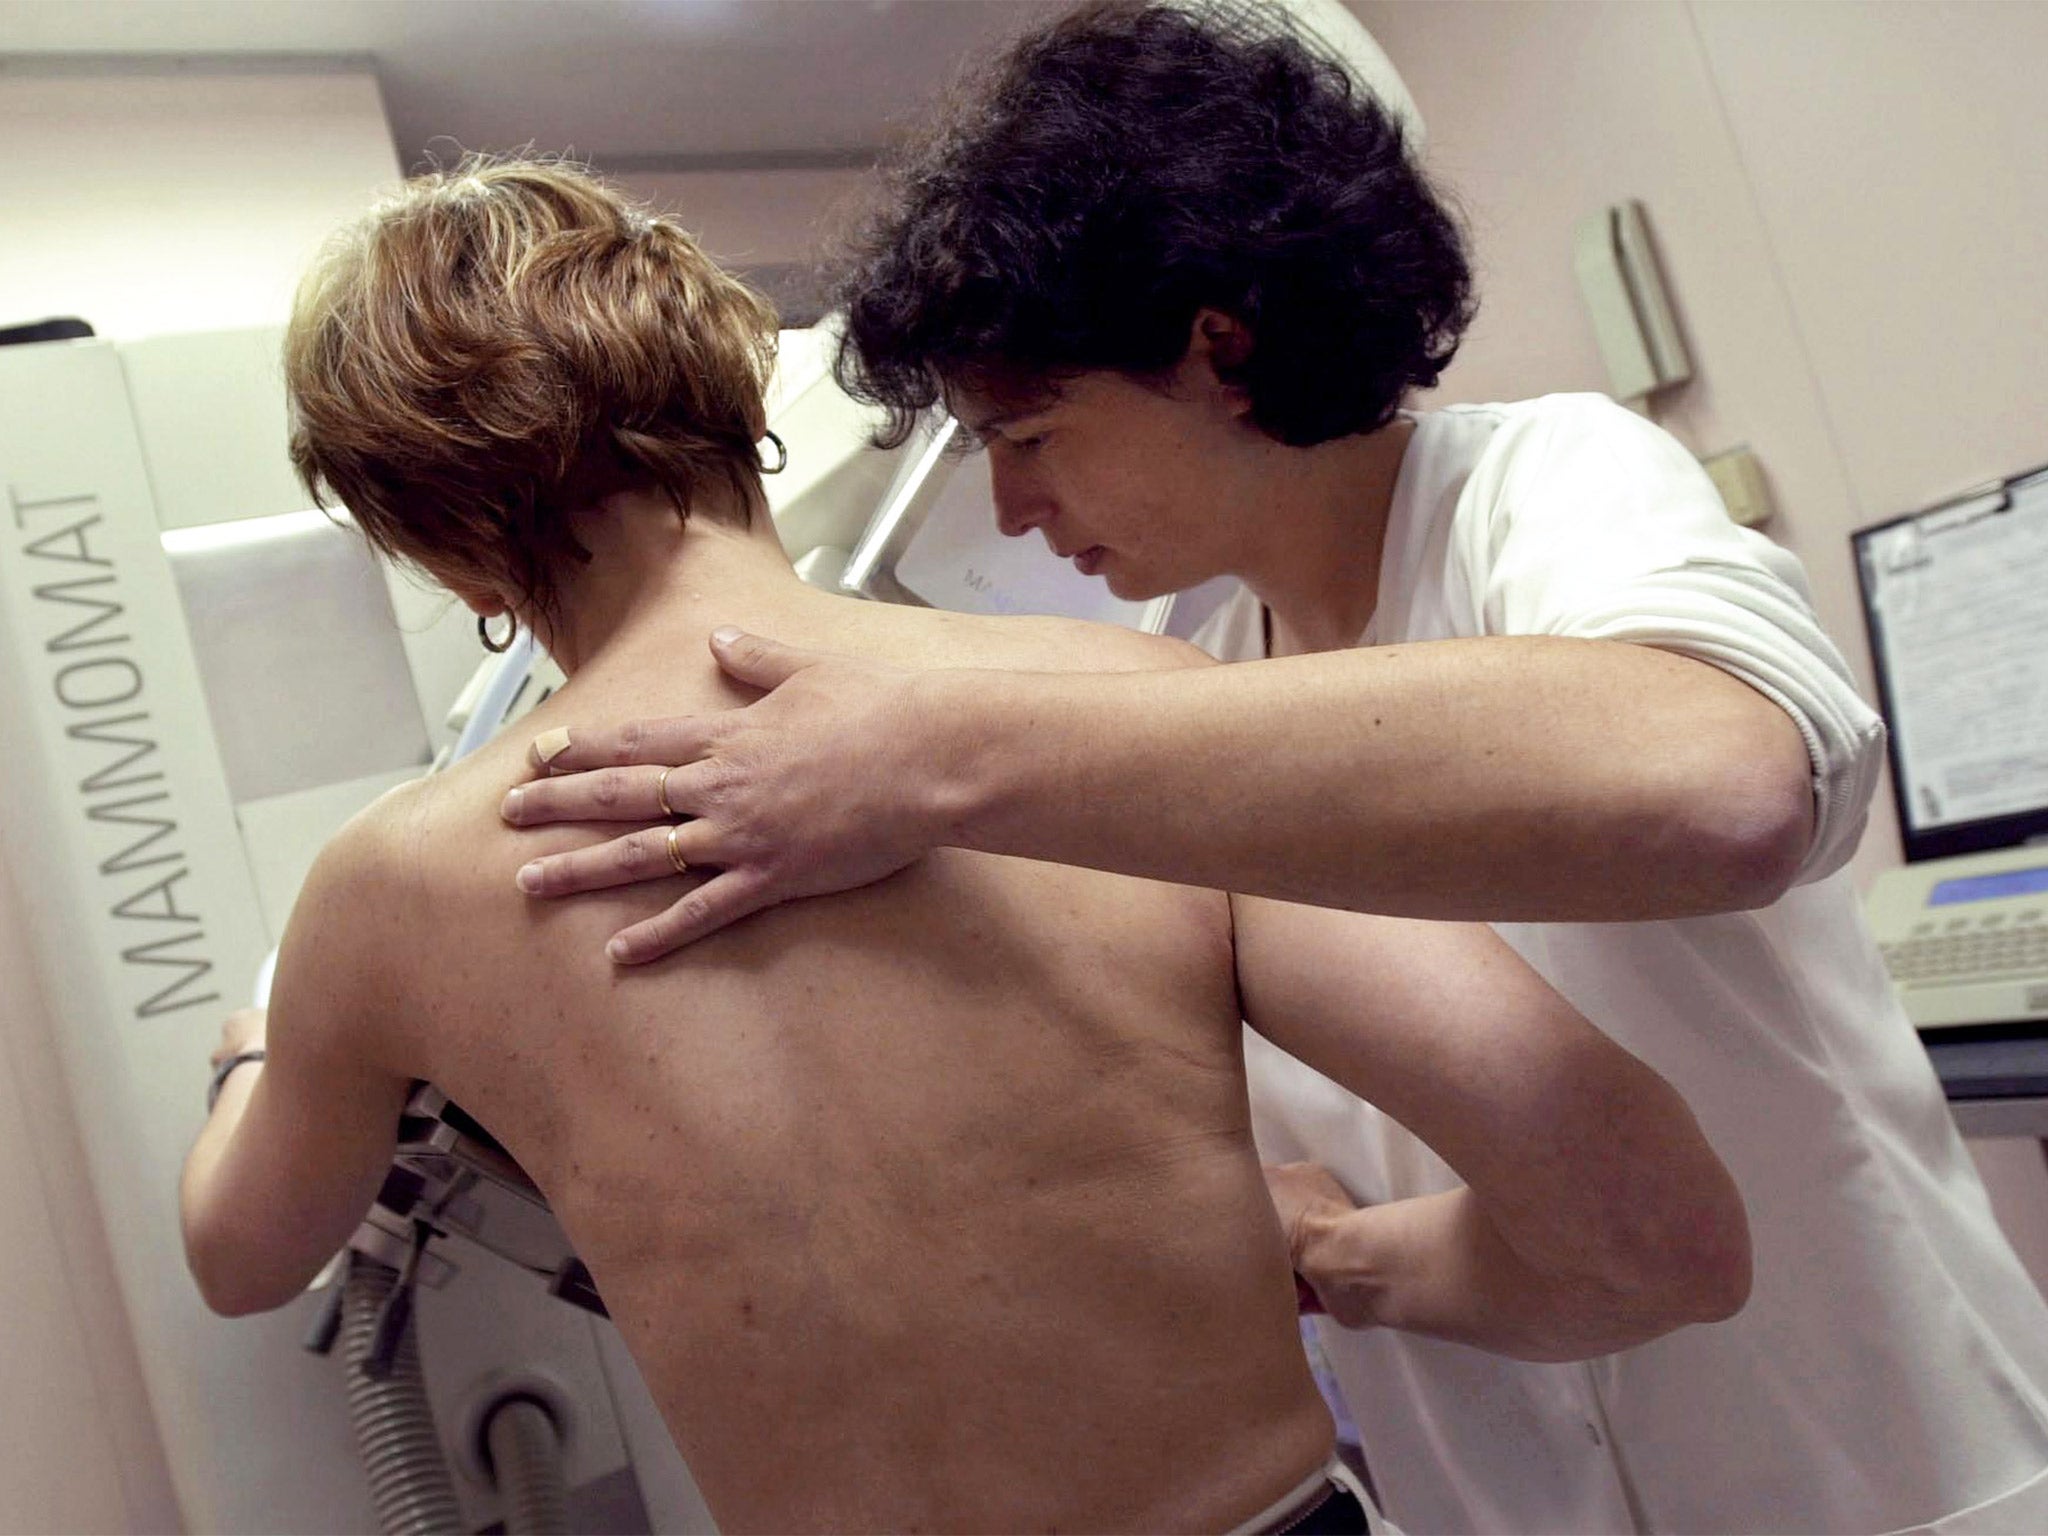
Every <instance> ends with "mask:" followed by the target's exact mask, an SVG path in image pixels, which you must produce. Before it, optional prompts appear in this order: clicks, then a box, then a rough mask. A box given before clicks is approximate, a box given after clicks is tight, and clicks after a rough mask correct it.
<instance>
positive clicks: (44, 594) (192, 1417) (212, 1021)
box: [0, 342, 372, 1531]
mask: <svg viewBox="0 0 2048 1536" xmlns="http://www.w3.org/2000/svg"><path fill="white" fill-rule="evenodd" d="M0 718H4V720H5V722H6V726H5V730H6V738H7V762H8V777H9V793H8V794H7V795H6V796H5V797H0V847H4V853H5V856H6V858H7V861H8V864H9V866H10V868H11V869H12V870H13V871H14V872H15V876H16V879H17V881H18V882H19V884H20V886H21V889H22V890H23V892H24V893H25V894H27V895H29V896H31V897H32V898H33V899H32V900H30V901H28V902H26V903H25V905H26V906H27V908H28V910H29V913H30V918H31V923H32V925H33V932H32V938H33V941H34V945H35V949H36V953H37V958H38V963H39V969H40V971H41V973H42V978H43V984H44V988H45V991H46V993H47V995H48V996H49V997H50V998H51V1000H52V1001H53V1003H54V1004H55V1005H56V1007H57V1008H58V1010H59V1011H60V1015H61V1016H60V1018H59V1019H58V1030H59V1034H60V1039H59V1041H58V1046H59V1050H60V1052H61V1054H62V1058H63V1061H64V1067H65V1072H66V1076H67V1078H68V1081H69V1086H70V1088H71V1090H72V1097H73V1102H74V1103H75V1104H76V1105H77V1106H78V1123H79V1131H80V1136H81V1139H82V1141H83V1143H84V1145H85V1148H86V1154H87V1159H88V1161H89V1163H90V1165H91V1175H92V1183H93V1188H94V1192H95V1193H96V1195H97V1196H98V1199H99V1203H100V1209H101V1214H102V1216H103V1217H104V1219H105V1222H106V1229H107V1237H108V1241H109V1243H110V1245H111V1247H112V1250H113V1254H114V1260H115V1265H116V1268H117V1271H118V1277H119V1281H120V1285H121V1291H122V1297H123V1300H124V1302H125V1303H126V1305H127V1308H128V1312H129V1316H130V1319H131V1320H132V1323H133V1325H134V1330H135V1339H136V1344H137V1347H138V1352H139V1354H140V1356H141V1360H142V1364H143V1369H144V1374H145V1377H146V1380H147V1382H148V1386H149V1392H150V1399H151V1405H152V1408H153V1410H154V1412H155V1415H156V1419H157V1423H158V1425H159V1426H160V1429H161V1432H162V1435H163V1440H164V1448H165V1451H166V1455H167V1458H168V1461H169V1464H170V1468H171V1475H172V1479H173V1482H174V1483H175V1485H176V1488H177V1492H178V1498H179V1502H180V1504H181V1505H182V1507H183V1510H184V1513H185V1518H186V1520H187V1522H188V1523H189V1525H190V1526H191V1528H192V1529H195V1530H223V1531H256V1530H267V1531H319V1530H336V1529H368V1528H370V1525H371V1523H372V1516H371V1512H370V1506H369V1500H368V1497H367V1492H366V1489H365V1487H364V1483H363V1478H362V1474H361V1471H360V1470H359V1469H358V1468H357V1467H356V1466H355V1465H354V1464H353V1463H352V1461H351V1459H350V1458H349V1457H348V1456H347V1455H346V1454H345V1453H342V1452H341V1450H340V1448H341V1447H344V1446H346V1445H347V1444H348V1427H347V1419H346V1415H345V1412H344V1406H343V1402H342V1396H341V1393H340V1392H339V1391H338V1390H337V1384H336V1382H335V1380H334V1377H333V1373H332V1371H331V1370H330V1369H329V1368H328V1364H327V1362H325V1361H321V1360H316V1359H314V1358H312V1357H310V1356H308V1355H306V1354H305V1353H303V1352H302V1351H301V1350H300V1349H299V1347H298V1336H299V1334H300V1333H301V1332H302V1331H303V1328H304V1326H305V1318H304V1315H303V1311H302V1309H298V1308H292V1309H287V1310H285V1311H284V1312H280V1313H277V1314H275V1315H273V1316H270V1317H266V1318H262V1319H255V1320H250V1321H246V1322H236V1323H229V1322H226V1321H224V1320H221V1319H219V1318H215V1317H213V1316H212V1315H211V1314H210V1313H208V1312H207V1311H206V1309H205V1307H204V1306H203V1305H202V1304H201V1302H200V1300H199V1296H198V1293H197V1291H196V1290H195V1289H194V1288H193V1287H192V1285H191V1284H190V1283H189V1282H188V1281H187V1278H186V1275H185V1265H184V1256H183V1245H182V1242H181V1240H180V1236H179V1231H178V1212H177V1173H178V1169H179V1167H180V1166H181V1165H182V1163H183V1161H184V1157H185V1153H186V1151H187V1149H188V1148H189V1147H190V1145H191V1142H192V1138H193V1137H194V1136H195V1135H196V1134H197V1132H198V1129H199V1125H200V1121H201V1119H202V1113H203V1099H204V1091H203V1090H204V1085H205V1082H206V1074H207V1061H206V1056H207V1051H208V1050H209V1048H210V1047H211V1046H212V1043H213V1041H214V1038H215V1036H216V1033H217V1030H218V1026H219V1021H220V1018H221V1015H222V1014H223V1013H224V1012H225V1011H226V1010H227V1009H229V1008H231V1007H234V1006H236V1005H238V1004H240V1003H242V1002H243V1001H245V1000H246V999H247V998H248V996H249V995H250V987H251V984H252V982H253V980H254V978H255V974H256V969H257V966H258V965H259V964H260V963H261V961H262V959H263V955H264V951H265V948H266V936H265V934H264V931H263V925H262V921H261V918H260V915H259V912H258V907H257V901H256V895H255V892H254V890H253V889H252V887H251V882H250V879H249V871H248V868H247V866H246V865H245V864H244V862H243V859H242V844H241V839H240V837H239V836H238V835H237V832H236V827H235V821H234V816H233V813H232V810H231V808H230V805H229V801H228V794H227V787H226V781H225V777H224V775H223V773H222V769H221V764H220V760H219V756H218V753H217V752H216V750H215V747H214V738H213V732H212V729H211V727H210V725H209V723H208V720H207V715H206V706H205V702H204V700H203V697H202V695H201V692H200V686H199V678H198V669H197V666H196V664H195V662H194V659H193V654H192V649H191V646H190V645H189V643H188V642H187V641H186V639H185V626H184V622H183V618H182V615H181V613H180V609H179V603H178V596H177V592H176V590H175V588H174V586H173V583H172V580H171V574H170V570H169V567H168V565H167V563H166V561H165V557H164V553H163V548H162V545H161V544H160V543H159V542H158V526H157V521H156V517H155V513H154V510H153V507H152V502H151V498H150V493H149V484H148V480H147V477H146V475H145V472H144V468H143V460H142V455H141V451H140V447H139V444H138V442H137V438H136V433H135V428H134V425H133V422H132V418H131V414H130V410H129V406H128V400H127V395H126V391H125V388H124V384H123V380H122V374H121V367H120V362H119V359H118V357H117V355H116V351H115V349H114V347H112V346H111V345H109V344H107V343H105V342H76V343H67V344H62V345H55V346H44V347H23V348H15V349H9V350H7V351H4V352H0ZM320 1445H325V1446H332V1447H335V1448H336V1454H333V1455H332V1456H311V1455H308V1454H307V1448H308V1447H309V1446H320Z"/></svg>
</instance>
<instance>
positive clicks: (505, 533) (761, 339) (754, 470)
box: [285, 158, 776, 613]
mask: <svg viewBox="0 0 2048 1536" xmlns="http://www.w3.org/2000/svg"><path fill="white" fill-rule="evenodd" d="M775 339H776V321H775V312H774V310H773V308H772V307H771V306H770V305H769V304H768V302H767V301H766V300H765V299H763V298H762V297H760V296H759V295H758V294H756V293H754V292H753V291H752V290H751V289H749V288H748V287H747V286H746V285H745V284H743V283H741V282H740V281H739V280H738V279H736V278H734V277H732V276H730V275H729V274H727V273H725V272H723V271H721V270H720V269H719V267H718V266H717V264H716V263H714V262H713V261H712V260H711V259H710V258H709V257H708V256H706V255H705V254H704V252H703V251H702V250H701V249H700V248H699V247H698V245H697V243H696V242H695V241H694V240H693V239H691V237H690V236H689V235H688V234H687V233H686V232H685V231H684V230H683V229H682V227H681V226H680V225H678V224H676V223H675V222H674V221H673V220H670V219H667V218H662V217H659V216H657V215H655V214H653V213H651V212H650V211H648V210H647V209H645V208H643V207H641V206H638V205H636V204H634V203H632V202H630V201H629V200H627V199H626V198H625V197H624V196H622V195H621V194H620V193H618V192H617V191H615V190H614V189H612V188H611V187H608V186H606V185H604V184H603V183H602V182H600V181H598V180H597V179H596V178H595V177H593V176H591V175H589V174H588V173H586V172H584V171H582V170H580V169H577V168H575V167H572V166H568V165H563V164H556V163H544V162H537V161H522V160H496V161H493V160H484V159H477V158H472V159H470V160H466V161H465V162H464V163H463V164H462V165H460V166H459V167H457V168H456V169H455V170H453V171H447V172H436V173H434V174H432V175H427V176H422V177H419V178H417V179H415V180H413V181H410V182H408V183H407V184H406V185H405V187H404V189H403V190H402V191H401V192H399V193H398V194H397V195H396V196H395V197H393V198H392V199H390V200H389V201H387V202H385V203H383V204H381V205H380V206H378V207H376V208H374V209H372V210H371V212H370V213H369V214H367V215H366V216H365V217H364V218H362V219H361V220H360V221H358V222H357V223H356V224H354V225H352V226H351V227H349V228H347V229H344V230H343V231H341V232H340V233H339V234H338V235H336V236H335V238H334V239H333V240H332V241H331V242H330V243H329V245H328V247H327V249H326V251H325V252H324V253H323V255H322V256H321V258H320V260H319V261H318V263H317V264H316V265H315V266H314V267H313V269H312V271H311V272H309V273H308V274H307V276H306V279H305V281H304V283H303V284H302V285H301V287H300V290H299V294H298V299H297V302H296V304H295V305H294V306H293V312H292V319H291V324H290V327H289V329H288V330H287V332H286V337H285V382H286V386H287V388H288V390H289V393H290V397H291V404H292V429H291V456H292V462H293V464H294V465H295V466H296V467H297V469H298V472H299V476H300V478H301V479H302V480H304V481H305V483H306V486H307V488H308V490H310V491H311V492H312V493H313V496H314V499H315V501H316V502H319V503H320V504H321V505H323V506H325V505H329V504H330V500H329V498H331V499H332V500H333V501H338V502H339V503H340V504H341V505H342V506H344V507H346V508H347V509H348V511H349V512H350V513H351V514H352V515H353V517H354V518H355V520H356V522H357V524H358V525H359V526H360V527H361V528H362V530H363V532H364V533H365V534H366V535H367V536H368V538H369V540H370V542H371V543H372V544H373V545H375V546H376V547H377V548H378V549H380V550H382V551H383V552H384V553H385V554H387V555H389V556H392V557H394V558H396V559H400V560H404V561H409V562H411V563H414V564H417V565H419V566H422V567H424V568H426V569H427V571H428V572H429V574H431V575H434V576H435V577H437V578H439V579H441V580H443V581H445V582H448V583H449V584H451V585H453V584H457V583H465V582H466V583H469V584H473V585H476V586H480V587H482V588H484V589H485V590H488V591H492V592H497V593H503V594H507V595H512V596H515V597H517V598H519V599H523V600H525V601H527V602H529V603H531V604H533V605H535V606H536V607H537V608H538V609H539V610H540V611H541V612H543V613H551V612H552V611H553V610H554V607H555V604H556V601H557V596H558V578H559V576H560V575H561V574H562V572H563V570H564V562H570V561H583V560H588V559H589V552H588V551H587V550H585V549H584V548H583V547H582V546H581V545H580V544H579V543H578V542H577V541H576V538H575V536H574V534H573V533H572V531H571V529H570V526H569V514H570V513H571V512H574V511H576V510H578V509H579V508H581V507H586V506H589V505H592V504H594V503H595V502H597V501H598V500H600V499H602V498H603V497H604V496H606V495H608V494H610V493H612V492H614V491H618V490H624V489H629V488H638V489H651V490H657V491H660V492H664V493H666V494H667V496H668V497H669V498H670V499H671V500H672V501H673V502H674V504H675V506H676V510H677V513H678V515H684V516H686V515H688V513H689V512H690V511H691V509H692V508H693V507H694V506H695V505H697V504H698V503H699V501H700V499H701V498H702V497H703V496H704V495H705V493H706V492H708V491H710V490H712V489H713V488H719V489H723V490H726V491H729V492H731V493H732V495H731V497H730V498H729V499H728V498H721V500H722V501H725V502H726V504H729V505H735V506H736V507H737V509H738V511H739V514H740V515H741V516H745V517H751V516H752V513H753V509H754V507H755V506H756V505H757V503H758V502H759V501H760V463H759V458H758V453H757V449H756V446H755V445H756V443H757V442H758V441H759V440H760V438H761V436H762V434H763V432H764V431H765V430H766V426H767V422H766V418H765V411H764V408H763V403H762V391H763V387H764V385H765V383H766V380H767V376H768V370H769V368H770V367H771V366H772V364H773V361H774V356H775Z"/></svg>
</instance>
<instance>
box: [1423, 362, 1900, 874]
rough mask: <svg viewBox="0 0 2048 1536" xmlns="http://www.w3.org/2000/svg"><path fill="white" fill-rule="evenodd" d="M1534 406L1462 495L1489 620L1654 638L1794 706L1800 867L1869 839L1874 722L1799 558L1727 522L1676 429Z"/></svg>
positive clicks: (1470, 554)
mask: <svg viewBox="0 0 2048 1536" xmlns="http://www.w3.org/2000/svg"><path fill="white" fill-rule="evenodd" d="M1542 405H1543V406H1544V407H1545V408H1544V409H1542V410H1538V411H1535V412H1532V413H1530V414H1529V416H1527V417H1526V418H1524V419H1522V420H1519V421H1517V422H1515V423H1513V424H1511V425H1508V426H1505V427H1503V429H1502V432H1501V434H1499V435H1498V436H1499V437H1500V438H1501V439H1502V440H1500V441H1496V442H1495V443H1494V444H1492V445H1491V446H1490V447H1489V451H1488V453H1487V454H1486V456H1485V458H1484V459H1483V460H1482V462H1481V463H1480V465H1478V466H1477V467H1476V468H1475V470H1474V476H1473V479H1474V482H1475V484H1473V485H1470V486H1468V487H1467V491H1468V496H1467V497H1466V498H1463V500H1464V502H1465V506H1466V507H1469V508H1473V509H1475V515H1473V516H1471V517H1470V518H1467V517H1465V516H1463V515H1461V517H1460V519H1459V521H1460V524H1461V525H1462V526H1461V535H1462V537H1461V539H1460V541H1459V543H1460V548H1459V551H1458V556H1457V558H1459V559H1460V560H1461V561H1462V562H1463V563H1465V564H1466V566H1467V570H1466V576H1467V579H1468V580H1469V582H1470V583H1471V588H1470V589H1471V591H1472V592H1473V593H1474V594H1475V597H1476V598H1477V601H1478V603H1479V607H1480V612H1479V615H1478V621H1479V624H1480V626H1481V628H1482V630H1483V632H1485V633H1489V634H1506V635H1565V636H1573V637H1576V638H1580V639H1588V640H1625V641H1629V642H1632V643H1634V644H1638V645H1654V646H1657V647H1659V648H1660V649H1663V650H1668V651H1674V652H1677V653H1678V654H1680V655H1684V656H1691V657H1694V658H1696V659H1698V660H1700V661H1704V662H1708V663H1710V664H1711V665H1713V666H1717V667H1719V668H1721V669H1722V670H1723V671H1725V672H1729V673H1732V674H1733V675H1734V676H1736V677H1739V678H1741V679H1742V680H1743V681H1744V682H1745V683H1747V684H1749V685H1750V686H1751V687H1752V688H1754V689H1756V690H1757V692H1759V693H1761V694H1763V695H1764V696H1765V697H1766V698H1768V699H1770V700H1771V701H1772V702H1774V703H1775V704H1777V705H1778V706H1779V707H1780V708H1781V709H1783V710H1784V711H1785V712H1786V714H1788V715H1790V716H1791V717H1792V720H1793V722H1794V724H1796V725H1797V726H1798V728H1799V734H1800V735H1801V737H1803V738H1804V739H1805V742H1806V750H1807V753H1808V755H1809V757H1810V758H1811V760H1812V763H1813V797H1814V836H1813V842H1812V844H1811V846H1810V847H1809V848H1808V849H1807V854H1806V858H1805V860H1804V862H1803V863H1802V865H1801V867H1800V872H1799V876H1798V879H1799V881H1800V882H1801V883H1805V882H1808V881H1813V880H1818V879H1820V878H1821V877H1823V876H1825V875H1828V874H1832V873H1833V872H1834V871H1835V870H1837V869H1839V868H1841V866H1842V865H1843V864H1845V863H1847V862H1848V860H1849V857H1850V856H1851V855H1852V854H1853V853H1854V852H1855V851H1856V844H1857V842H1858V841H1859V840H1860V839H1861V837H1862V835H1863V827H1864V822H1865V820H1866V818H1867V816H1868V812H1869V805H1870V798H1871V795H1872V794H1873V793H1874V791H1875V789H1876V787H1877V780H1878V773H1879V767H1880V764H1881V763H1882V761H1883V757H1884V724H1883V721H1882V720H1881V719H1880V718H1879V717H1878V715H1877V712H1876V711H1875V710H1873V709H1872V708H1871V707H1870V705H1869V704H1867V703H1866V702H1865V701H1864V700H1863V698H1862V697H1861V696H1860V695H1859V694H1858V693H1857V691H1856V685H1855V683H1854V682H1853V680H1852V679H1851V677H1850V674H1849V668H1848V665H1847V663H1846V662H1844V661H1843V659H1842V655H1841V652H1840V651H1839V650H1838V649H1837V648H1836V647H1835V645H1834V643H1833V642H1832V641H1831V640H1830V639H1829V638H1828V637H1827V635H1826V633H1825V632H1824V631H1823V630H1822V629H1821V626H1820V622H1819V620H1818V618H1817V617H1816V616H1815V614H1814V611H1813V605H1812V600H1811V596H1810V592H1809V589H1808V587H1807V584H1806V575H1805V572H1804V570H1802V569H1801V567H1800V565H1799V562H1798V560H1797V559H1796V558H1795V557H1794V556H1793V555H1792V554H1791V553H1790V552H1789V551H1787V550H1785V549H1783V548H1781V547H1779V546H1778V545H1775V544H1773V543H1772V542H1771V541H1770V540H1768V539H1766V538H1764V537H1763V536H1762V535H1760V534H1756V533H1752V532H1750V531H1749V530H1747V529H1744V528H1740V527H1737V526H1736V525H1735V524H1734V523H1733V522H1731V521H1730V520H1729V518H1728V515H1727V512H1726V510H1725V509H1724V508H1723V506H1722V504H1721V500H1720V497H1719V495H1718V494H1717V493H1716V492H1715V490H1714V486H1713V482H1712V481H1711V480H1709V479H1708V478H1707V474H1706V472H1705V471H1704V470H1703V469H1701V468H1700V466H1699V464H1698V463H1697V461H1695V460H1694V458H1693V457H1692V455H1691V454H1690V453H1688V452H1687V451H1686V450H1685V448H1684V447H1683V446H1682V445H1681V444H1679V443H1678V442H1677V441H1676V440H1674V439H1673V438H1672V437H1671V436H1670V435H1669V434H1668V433H1665V432H1663V431H1661V430H1660V429H1659V428H1657V427H1656V426H1654V425H1652V424H1651V423H1649V422H1647V421H1645V420H1643V419H1642V418H1641V417H1639V416H1636V415H1634V414H1633V413H1631V412H1629V411H1626V410H1624V409H1622V408H1621V407H1620V406H1618V405H1616V404H1614V403H1613V402H1612V401H1610V400H1607V399H1605V398H1604V397H1601V396H1597V395H1574V396H1556V397H1553V398H1552V399H1551V400H1548V401H1545V402H1542ZM1472 493H1476V494H1472ZM1462 511H1463V509H1462V508H1461V514H1462Z"/></svg>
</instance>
